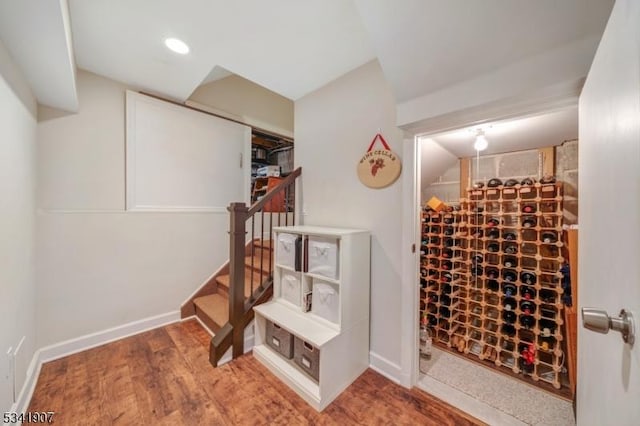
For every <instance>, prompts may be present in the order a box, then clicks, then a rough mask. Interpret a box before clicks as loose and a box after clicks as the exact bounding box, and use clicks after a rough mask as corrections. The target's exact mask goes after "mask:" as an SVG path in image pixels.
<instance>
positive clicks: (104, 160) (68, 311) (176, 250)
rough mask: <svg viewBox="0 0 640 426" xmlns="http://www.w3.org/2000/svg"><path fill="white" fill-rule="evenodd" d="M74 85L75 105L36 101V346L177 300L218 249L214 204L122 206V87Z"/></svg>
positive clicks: (159, 310) (160, 310)
mask: <svg viewBox="0 0 640 426" xmlns="http://www.w3.org/2000/svg"><path fill="white" fill-rule="evenodd" d="M78 88H79V98H80V110H79V113H78V114H75V115H67V114H64V113H60V112H58V111H54V110H47V109H41V111H40V112H41V117H40V119H41V121H40V123H39V124H38V148H39V156H38V167H39V171H40V179H39V183H40V191H39V192H40V194H39V195H40V196H39V198H40V207H41V211H40V213H39V214H38V217H37V223H38V269H37V281H38V292H37V308H38V318H37V321H38V346H45V345H49V344H53V343H57V342H60V341H63V340H66V339H71V338H75V337H79V336H82V335H85V334H88V333H92V332H98V331H102V330H105V329H107V328H110V327H115V326H119V325H123V324H126V323H128V322H132V321H136V320H140V319H143V318H147V317H150V316H154V315H160V314H164V313H167V312H170V311H175V310H178V309H179V307H180V305H181V303H182V302H184V300H185V299H186V298H187V297H188V296H189V295H190V294H191V293H192V292H193V291H194V290H195V289H196V288H197V287H199V286H200V285H201V284H202V282H203V281H204V280H205V279H206V278H207V277H209V276H210V275H211V273H213V272H214V271H215V270H216V269H217V268H219V267H220V266H221V265H222V264H223V263H224V262H225V261H226V259H227V257H228V253H227V252H228V237H227V230H228V217H227V215H226V214H224V213H220V214H216V213H177V212H172V213H146V212H145V213H140V212H125V210H124V207H125V110H124V105H125V90H126V89H127V87H125V86H123V85H121V84H119V83H116V82H114V81H111V80H108V79H105V78H102V77H99V76H97V75H94V74H90V73H87V72H83V71H81V72H79V73H78ZM211 184H212V185H214V184H217V183H211Z"/></svg>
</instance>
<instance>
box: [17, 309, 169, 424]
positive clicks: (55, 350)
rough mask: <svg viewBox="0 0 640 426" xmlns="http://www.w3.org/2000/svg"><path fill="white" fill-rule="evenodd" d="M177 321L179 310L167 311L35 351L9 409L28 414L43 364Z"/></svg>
mask: <svg viewBox="0 0 640 426" xmlns="http://www.w3.org/2000/svg"><path fill="white" fill-rule="evenodd" d="M178 321H180V311H174V312H168V313H166V314H161V315H156V316H153V317H149V318H144V319H141V320H138V321H134V322H130V323H128V324H124V325H121V326H117V327H113V328H109V329H107V330H103V331H98V332H96V333H91V334H87V335H85V336H80V337H77V338H75V339H70V340H66V341H64V342H60V343H55V344H53V345H49V346H45V347H44V348H40V349H38V350H37V351H36V352H35V353H34V354H33V358H32V359H31V363H30V364H29V368H28V369H27V378H26V379H25V382H24V385H23V386H22V390H21V391H20V395H19V396H18V399H17V401H16V402H15V403H14V404H13V406H12V407H11V411H12V412H16V413H24V412H25V411H27V408H29V403H30V402H31V397H32V396H33V391H34V390H35V387H36V383H37V382H38V377H39V376H40V370H41V368H42V364H43V363H45V362H49V361H53V360H56V359H59V358H62V357H65V356H68V355H72V354H75V353H78V352H82V351H86V350H87V349H91V348H95V347H96V346H101V345H104V344H106V343H110V342H113V341H115V340H120V339H123V338H125V337H129V336H133V335H134V334H139V333H142V332H144V331H147V330H151V329H154V328H158V327H161V326H163V325H167V324H171V323H174V322H178Z"/></svg>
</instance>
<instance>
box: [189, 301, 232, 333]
mask: <svg viewBox="0 0 640 426" xmlns="http://www.w3.org/2000/svg"><path fill="white" fill-rule="evenodd" d="M193 303H194V304H195V305H196V312H198V311H200V312H202V313H203V314H205V315H206V316H208V317H209V318H210V319H211V320H212V321H213V322H214V323H216V324H217V325H218V328H220V327H222V326H223V325H225V324H226V323H227V321H229V299H228V298H227V297H226V296H225V295H222V294H220V293H216V294H209V295H207V296H202V297H198V298H196V299H194V300H193ZM205 323H206V322H205ZM213 331H217V330H213Z"/></svg>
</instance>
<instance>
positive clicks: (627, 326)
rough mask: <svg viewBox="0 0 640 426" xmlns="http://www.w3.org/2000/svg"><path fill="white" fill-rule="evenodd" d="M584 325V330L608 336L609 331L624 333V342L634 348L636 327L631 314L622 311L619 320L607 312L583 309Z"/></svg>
mask: <svg viewBox="0 0 640 426" xmlns="http://www.w3.org/2000/svg"><path fill="white" fill-rule="evenodd" d="M582 324H583V325H584V328H586V329H589V330H592V331H596V332H598V333H603V334H607V333H608V332H609V330H615V331H619V332H620V333H622V340H624V341H625V343H629V345H631V346H633V342H634V341H635V326H634V323H633V315H631V312H628V311H625V310H624V309H623V310H621V311H620V315H619V316H618V318H613V317H610V316H609V314H607V311H603V310H602V309H596V308H582Z"/></svg>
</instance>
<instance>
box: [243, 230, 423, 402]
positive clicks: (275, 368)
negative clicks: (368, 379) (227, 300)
mask: <svg viewBox="0 0 640 426" xmlns="http://www.w3.org/2000/svg"><path fill="white" fill-rule="evenodd" d="M274 239H275V244H274V245H275V253H274V282H273V286H274V293H273V299H272V300H271V301H269V302H267V303H264V304H262V305H258V306H256V307H254V312H255V319H256V323H255V324H256V326H255V327H256V333H255V346H254V349H253V353H254V356H255V357H256V359H258V360H259V361H260V362H261V363H263V364H264V365H265V366H266V367H267V368H268V369H269V370H270V371H271V372H272V373H273V374H274V375H276V376H277V377H278V378H280V379H281V380H282V381H283V382H284V383H286V384H287V385H289V387H291V389H293V390H294V391H295V392H296V393H298V394H299V395H300V396H301V397H302V398H303V399H304V400H305V401H307V402H308V403H309V404H310V405H311V406H313V407H314V408H315V409H316V410H318V411H322V410H323V409H324V408H325V407H326V406H327V405H328V404H329V403H330V402H331V401H333V399H334V398H336V397H337V396H338V395H339V394H340V393H341V392H342V391H343V390H344V389H345V388H346V387H347V386H349V385H350V384H351V383H352V382H353V381H354V380H355V379H356V378H357V377H358V376H359V375H360V374H361V373H362V372H364V371H365V370H366V369H367V368H368V366H369V298H370V290H369V287H370V276H369V274H370V272H369V271H370V266H369V259H370V245H371V243H370V235H369V232H368V231H364V230H356V229H342V228H327V227H319V226H288V227H274ZM281 239H282V243H281V242H280V241H281ZM296 240H297V241H298V243H297V247H298V248H297V252H296V253H295V254H294V259H299V260H298V261H296V262H291V256H292V253H291V251H290V250H289V249H290V248H291V247H290V243H291V241H296ZM316 243H317V244H316ZM311 257H312V258H313V259H310V258H311ZM323 262H326V263H323ZM292 263H293V264H294V266H293V267H291V264H292ZM296 269H300V270H296ZM310 269H313V272H309V270H310ZM292 275H293V276H295V277H297V279H299V285H298V287H299V290H298V293H297V294H296V295H295V297H291V294H290V293H289V292H288V288H287V286H289V285H290V284H289V283H288V278H287V277H290V276H292ZM425 295H426V293H425ZM309 298H310V300H311V301H312V302H313V303H312V304H311V309H308V307H309V305H308V302H309ZM314 304H315V305H316V307H315V308H314V306H313V305H314ZM319 308H322V309H319ZM270 322H271V323H274V324H277V325H278V326H279V327H281V328H282V329H283V330H286V331H287V332H288V333H290V334H291V335H292V336H293V341H294V342H295V344H294V354H293V358H292V359H288V358H287V357H284V356H282V354H281V353H279V352H278V351H277V350H274V348H273V347H271V346H270V345H269V344H267V343H268V342H267V340H266V339H267V337H268V336H267V325H268V324H269V323H270Z"/></svg>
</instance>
